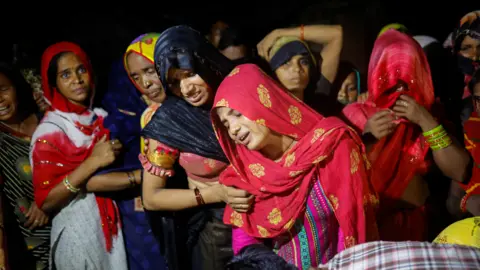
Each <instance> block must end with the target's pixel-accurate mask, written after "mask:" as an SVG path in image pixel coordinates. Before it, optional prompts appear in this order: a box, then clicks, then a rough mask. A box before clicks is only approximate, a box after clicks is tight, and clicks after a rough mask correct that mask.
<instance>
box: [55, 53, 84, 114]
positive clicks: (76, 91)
mask: <svg viewBox="0 0 480 270" xmlns="http://www.w3.org/2000/svg"><path fill="white" fill-rule="evenodd" d="M57 89H58V91H59V92H60V93H61V94H62V95H63V96H64V97H66V98H67V99H68V100H69V101H70V102H72V103H74V104H79V105H85V104H86V103H87V99H88V98H89V97H90V94H91V93H90V92H91V88H90V74H88V71H87V68H86V67H85V65H84V64H83V63H82V61H80V59H79V58H78V56H77V55H75V54H74V53H66V54H64V55H62V57H60V58H59V59H58V62H57Z"/></svg>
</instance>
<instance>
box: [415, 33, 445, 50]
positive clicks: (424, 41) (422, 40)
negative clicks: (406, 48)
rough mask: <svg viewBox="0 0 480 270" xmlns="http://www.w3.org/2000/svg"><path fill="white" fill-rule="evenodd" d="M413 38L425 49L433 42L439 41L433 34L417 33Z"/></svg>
mask: <svg viewBox="0 0 480 270" xmlns="http://www.w3.org/2000/svg"><path fill="white" fill-rule="evenodd" d="M413 39H415V40H416V41H417V42H418V44H420V46H421V47H422V48H423V49H425V48H426V47H427V46H428V45H430V44H432V43H439V41H438V40H437V39H436V38H434V37H431V36H421V35H417V36H414V37H413Z"/></svg>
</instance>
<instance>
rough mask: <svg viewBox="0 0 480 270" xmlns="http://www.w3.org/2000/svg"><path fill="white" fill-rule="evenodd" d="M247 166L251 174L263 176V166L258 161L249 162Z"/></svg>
mask: <svg viewBox="0 0 480 270" xmlns="http://www.w3.org/2000/svg"><path fill="white" fill-rule="evenodd" d="M248 168H249V169H250V171H251V172H252V174H253V175H254V176H256V177H258V178H260V177H262V176H265V168H264V167H263V166H262V164H260V163H255V164H250V165H248Z"/></svg>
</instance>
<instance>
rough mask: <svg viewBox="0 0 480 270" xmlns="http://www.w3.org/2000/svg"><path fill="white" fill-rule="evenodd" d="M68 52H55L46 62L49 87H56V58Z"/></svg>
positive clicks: (58, 58)
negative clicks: (47, 62) (48, 61)
mask: <svg viewBox="0 0 480 270" xmlns="http://www.w3.org/2000/svg"><path fill="white" fill-rule="evenodd" d="M67 53H70V52H61V53H58V54H56V55H55V56H54V57H53V58H52V60H51V61H50V63H49V64H48V70H47V76H48V84H49V86H50V87H57V73H58V60H60V58H62V56H64V55H65V54H67Z"/></svg>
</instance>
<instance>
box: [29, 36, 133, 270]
mask: <svg viewBox="0 0 480 270" xmlns="http://www.w3.org/2000/svg"><path fill="white" fill-rule="evenodd" d="M41 74H42V82H43V89H44V96H45V98H46V100H47V101H48V103H49V104H50V105H51V107H50V110H49V111H48V112H47V113H46V114H45V117H44V118H43V120H42V121H41V123H40V124H39V125H38V127H37V129H36V131H35V133H34V134H33V136H32V140H31V152H30V159H31V164H32V170H33V185H34V191H35V201H36V203H37V205H38V207H40V208H41V209H42V210H43V211H45V212H48V213H52V214H54V217H53V220H52V230H51V243H50V246H51V260H52V261H51V265H52V267H53V268H56V269H119V270H123V269H127V263H126V254H125V248H124V243H123V236H122V231H121V227H120V223H119V216H118V210H117V207H116V205H115V204H114V202H113V201H112V200H111V199H108V198H103V197H100V196H97V195H94V194H93V193H91V192H99V191H114V190H120V189H125V188H128V187H130V186H131V185H132V183H134V182H135V179H136V178H138V179H139V180H140V177H136V176H135V175H133V174H126V173H110V174H105V175H99V176H93V174H94V173H95V172H96V171H97V170H98V169H100V168H102V167H105V166H108V165H109V164H111V163H112V162H113V161H114V160H115V158H116V155H117V154H118V152H119V151H120V149H121V145H120V143H119V142H118V141H116V140H112V141H108V136H109V131H108V130H107V129H105V128H104V127H103V119H104V118H105V116H106V112H105V111H103V110H101V109H91V104H92V100H93V96H94V85H93V80H92V69H91V66H90V62H89V60H88V58H87V55H86V54H85V52H84V51H83V50H82V49H81V48H80V47H79V46H78V45H76V44H73V43H69V42H60V43H57V44H54V45H52V46H50V47H48V48H47V50H46V51H45V52H44V54H43V57H42V68H41Z"/></svg>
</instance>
